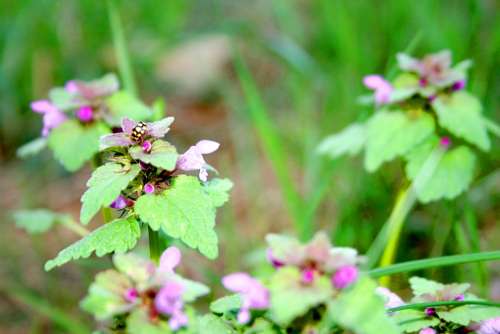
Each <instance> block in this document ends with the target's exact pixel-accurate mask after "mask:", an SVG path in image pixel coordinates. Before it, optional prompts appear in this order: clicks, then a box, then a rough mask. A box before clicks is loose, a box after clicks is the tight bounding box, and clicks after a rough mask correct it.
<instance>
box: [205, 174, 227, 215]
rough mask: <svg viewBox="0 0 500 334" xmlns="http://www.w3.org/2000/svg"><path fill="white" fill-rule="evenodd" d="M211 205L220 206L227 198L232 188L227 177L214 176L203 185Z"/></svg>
mask: <svg viewBox="0 0 500 334" xmlns="http://www.w3.org/2000/svg"><path fill="white" fill-rule="evenodd" d="M203 187H204V189H205V191H206V192H207V194H208V196H209V197H210V200H211V202H212V205H213V206H214V207H215V208H218V207H221V206H223V205H224V203H226V202H227V201H228V200H229V191H230V190H231V189H232V188H233V182H231V180H229V179H219V178H215V179H212V180H210V181H208V182H205V184H204V185H203Z"/></svg>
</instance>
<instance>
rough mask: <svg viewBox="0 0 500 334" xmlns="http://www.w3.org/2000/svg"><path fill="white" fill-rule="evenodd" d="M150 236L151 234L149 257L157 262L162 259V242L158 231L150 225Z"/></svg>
mask: <svg viewBox="0 0 500 334" xmlns="http://www.w3.org/2000/svg"><path fill="white" fill-rule="evenodd" d="M148 236H149V257H150V258H151V260H153V261H154V262H155V263H156V264H158V262H159V260H160V256H161V253H162V251H163V249H162V242H161V240H160V234H159V233H158V231H153V230H152V229H151V227H149V226H148Z"/></svg>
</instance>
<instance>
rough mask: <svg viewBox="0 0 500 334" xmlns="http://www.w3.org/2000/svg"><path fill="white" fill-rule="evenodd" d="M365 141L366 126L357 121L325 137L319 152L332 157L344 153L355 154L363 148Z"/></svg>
mask: <svg viewBox="0 0 500 334" xmlns="http://www.w3.org/2000/svg"><path fill="white" fill-rule="evenodd" d="M365 141H366V126H365V125H364V124H359V123H355V124H352V125H350V126H348V127H347V128H345V129H344V130H342V131H341V132H339V133H337V134H334V135H330V136H328V137H326V138H325V139H323V141H322V142H321V143H320V144H319V146H318V153H320V154H325V155H328V156H329V157H330V158H332V159H333V158H337V157H339V156H341V155H344V154H347V155H355V154H358V153H359V152H360V151H361V150H362V149H363V146H364V145H365Z"/></svg>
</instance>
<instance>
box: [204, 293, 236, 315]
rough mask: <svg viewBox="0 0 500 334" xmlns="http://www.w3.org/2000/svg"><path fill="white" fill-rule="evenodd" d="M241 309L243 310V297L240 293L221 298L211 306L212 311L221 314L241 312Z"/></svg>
mask: <svg viewBox="0 0 500 334" xmlns="http://www.w3.org/2000/svg"><path fill="white" fill-rule="evenodd" d="M240 308H241V297H240V294H238V293H237V294H234V295H230V296H225V297H222V298H219V299H217V300H215V301H213V302H212V303H211V304H210V311H212V312H214V313H220V314H223V313H226V312H230V311H234V310H239V309H240Z"/></svg>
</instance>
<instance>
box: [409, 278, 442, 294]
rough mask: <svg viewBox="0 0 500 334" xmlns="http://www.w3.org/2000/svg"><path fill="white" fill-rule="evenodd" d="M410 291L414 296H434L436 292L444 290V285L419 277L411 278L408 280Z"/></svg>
mask: <svg viewBox="0 0 500 334" xmlns="http://www.w3.org/2000/svg"><path fill="white" fill-rule="evenodd" d="M409 282H410V286H411V290H412V291H413V295H414V296H420V295H423V294H426V293H429V294H431V295H434V294H435V293H436V292H437V291H439V290H441V289H443V288H444V285H443V284H441V283H438V282H434V281H431V280H428V279H425V278H421V277H416V276H414V277H411V278H410V279H409Z"/></svg>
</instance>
